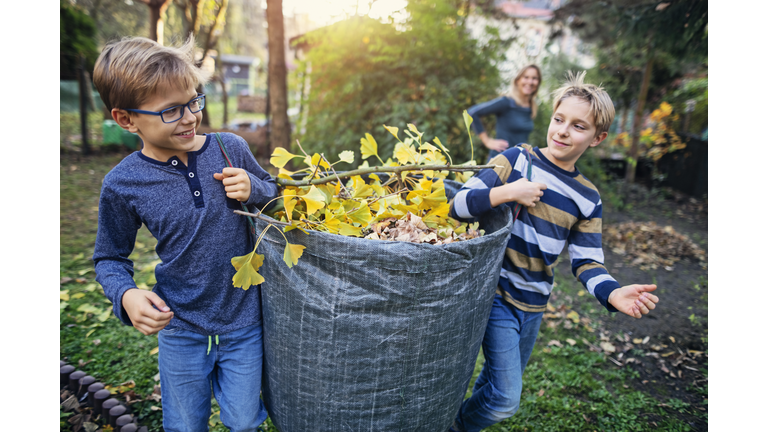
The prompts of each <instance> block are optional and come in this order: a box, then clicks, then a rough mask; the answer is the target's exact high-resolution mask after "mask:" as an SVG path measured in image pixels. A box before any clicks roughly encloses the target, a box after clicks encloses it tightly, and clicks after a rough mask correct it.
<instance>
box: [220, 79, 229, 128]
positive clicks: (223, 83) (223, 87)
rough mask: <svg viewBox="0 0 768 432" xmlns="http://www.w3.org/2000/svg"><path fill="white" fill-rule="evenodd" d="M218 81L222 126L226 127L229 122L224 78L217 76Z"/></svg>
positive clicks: (227, 96)
mask: <svg viewBox="0 0 768 432" xmlns="http://www.w3.org/2000/svg"><path fill="white" fill-rule="evenodd" d="M218 78H219V83H221V101H222V102H223V103H224V120H223V122H224V123H223V125H224V126H223V127H227V125H228V124H229V107H228V104H229V95H228V94H227V83H225V82H224V78H222V77H218Z"/></svg>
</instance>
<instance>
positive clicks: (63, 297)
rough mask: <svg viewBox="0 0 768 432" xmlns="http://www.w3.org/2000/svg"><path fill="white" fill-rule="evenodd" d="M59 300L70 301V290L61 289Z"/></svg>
mask: <svg viewBox="0 0 768 432" xmlns="http://www.w3.org/2000/svg"><path fill="white" fill-rule="evenodd" d="M59 300H64V301H68V300H69V290H61V291H59Z"/></svg>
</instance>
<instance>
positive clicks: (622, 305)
mask: <svg viewBox="0 0 768 432" xmlns="http://www.w3.org/2000/svg"><path fill="white" fill-rule="evenodd" d="M655 289H656V285H627V286H625V287H621V288H619V289H616V290H613V292H612V293H611V295H609V296H608V303H610V304H612V305H613V307H615V308H616V309H618V310H619V311H620V312H624V313H625V314H627V315H629V316H631V317H635V318H642V316H643V315H645V314H647V313H649V312H650V311H651V310H652V309H655V308H656V303H658V302H659V298H658V297H656V296H655V295H653V294H651V293H650V292H651V291H653V290H655Z"/></svg>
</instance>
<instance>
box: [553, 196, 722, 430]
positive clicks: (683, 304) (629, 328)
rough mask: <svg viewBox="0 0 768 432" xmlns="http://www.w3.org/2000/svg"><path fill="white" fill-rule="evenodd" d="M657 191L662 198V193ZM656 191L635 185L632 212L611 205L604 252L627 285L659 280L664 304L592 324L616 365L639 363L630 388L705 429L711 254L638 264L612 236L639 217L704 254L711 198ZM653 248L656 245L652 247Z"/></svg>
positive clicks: (565, 263) (563, 268)
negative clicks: (645, 312)
mask: <svg viewBox="0 0 768 432" xmlns="http://www.w3.org/2000/svg"><path fill="white" fill-rule="evenodd" d="M655 193H656V194H657V195H658V191H657V192H655ZM651 195H652V193H651V192H649V191H648V189H645V188H643V187H642V186H636V187H633V188H632V189H631V190H630V191H628V192H627V193H625V194H624V196H623V198H624V201H625V202H628V203H631V204H632V209H631V210H628V211H612V210H610V209H605V210H604V213H603V232H604V245H603V249H604V251H605V264H606V267H607V268H608V270H609V272H610V273H611V274H612V275H613V276H614V277H615V278H616V279H617V280H618V281H619V283H621V284H622V286H623V285H629V284H635V283H642V284H649V283H655V284H656V285H657V286H658V288H657V290H656V291H655V294H656V295H658V297H659V303H658V305H657V307H656V309H655V310H653V311H652V312H651V313H650V314H648V315H645V316H644V317H643V318H642V319H634V318H632V317H629V316H626V315H624V314H621V313H616V314H611V316H610V317H608V316H606V315H602V318H600V319H599V322H596V323H593V324H594V328H595V331H596V332H599V335H600V337H601V340H602V341H606V342H609V344H610V345H612V346H613V347H614V348H615V349H616V350H615V351H614V352H613V353H609V354H610V355H609V357H610V360H611V361H612V362H613V363H614V364H615V365H616V367H622V368H632V369H633V370H634V371H636V372H637V376H638V377H637V378H635V379H633V380H631V384H628V385H632V386H634V387H635V388H636V389H637V390H639V391H642V392H644V393H646V394H648V395H650V396H652V397H653V398H654V399H656V400H657V402H658V403H659V405H661V406H665V407H667V408H671V409H668V410H666V411H667V412H669V413H671V414H668V415H672V416H676V417H678V420H679V421H680V422H682V423H686V424H688V425H689V426H690V427H691V428H692V429H694V430H702V431H705V430H707V422H706V414H707V410H708V405H707V399H708V394H707V392H708V390H707V388H708V387H707V376H708V373H707V370H708V351H707V350H708V339H707V338H708V326H707V321H708V320H707V317H708V313H707V290H708V283H707V278H708V271H707V262H706V259H704V260H702V259H697V258H696V257H693V256H685V257H678V258H679V261H676V262H674V264H673V265H664V264H659V265H654V263H653V262H650V261H652V260H650V261H649V260H648V259H646V260H645V262H642V263H638V261H641V260H638V259H637V257H633V256H629V255H627V254H623V255H622V254H621V253H622V252H623V251H622V249H623V247H624V246H625V245H622V244H616V243H615V242H614V243H611V242H610V240H609V239H608V238H607V237H608V236H605V233H606V231H607V230H609V229H610V228H611V227H617V226H627V224H628V223H630V222H632V223H634V224H633V225H643V226H645V227H649V228H659V229H666V230H667V232H669V233H674V234H675V235H676V236H679V237H680V238H684V239H687V240H690V242H692V243H693V244H696V245H697V246H698V248H700V249H701V250H700V251H699V252H700V253H706V251H707V201H706V199H698V200H697V199H693V198H691V197H688V196H684V195H680V194H677V193H674V192H671V191H666V194H665V195H666V197H665V198H663V199H662V198H661V197H659V196H655V197H654V196H651ZM630 226H632V225H630ZM635 234H637V233H635ZM647 246H649V248H652V247H653V245H652V244H650V245H647ZM617 252H618V253H617ZM563 258H566V259H562V260H561V261H560V262H559V264H558V267H557V271H558V272H560V273H561V274H564V275H570V274H571V269H570V264H569V260H568V259H567V254H564V255H563ZM699 258H700V257H699ZM667 264H669V263H668V262H667ZM653 267H655V268H653ZM555 291H557V290H555ZM601 346H602V344H601ZM594 348H595V349H597V350H599V349H600V347H594ZM670 400H672V401H673V403H672V404H670V403H669V401H670ZM686 404H687V405H686ZM681 407H683V408H682V409H680V408H681ZM692 410H697V411H699V412H700V414H699V416H694V415H693V414H692V413H691V411H692ZM656 417H658V416H656ZM646 418H650V420H651V422H658V421H660V420H661V419H660V418H654V415H649V416H648V417H646Z"/></svg>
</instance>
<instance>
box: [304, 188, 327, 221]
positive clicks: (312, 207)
mask: <svg viewBox="0 0 768 432" xmlns="http://www.w3.org/2000/svg"><path fill="white" fill-rule="evenodd" d="M301 198H302V199H303V200H304V202H305V203H306V204H307V214H308V215H311V214H314V213H315V212H316V211H318V210H320V209H321V208H323V207H325V195H323V193H322V192H320V190H319V189H317V188H316V187H315V186H314V185H313V186H312V187H311V188H310V189H309V192H307V194H306V195H302V197H301Z"/></svg>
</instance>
